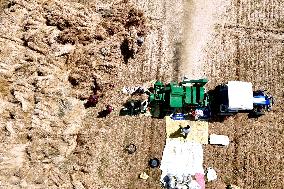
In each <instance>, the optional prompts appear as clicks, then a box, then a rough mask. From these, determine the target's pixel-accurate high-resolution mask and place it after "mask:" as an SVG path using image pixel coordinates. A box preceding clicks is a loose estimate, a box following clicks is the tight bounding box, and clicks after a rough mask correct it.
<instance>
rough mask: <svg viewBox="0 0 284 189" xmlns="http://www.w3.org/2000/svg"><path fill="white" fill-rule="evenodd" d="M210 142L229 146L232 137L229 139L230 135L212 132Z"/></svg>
mask: <svg viewBox="0 0 284 189" xmlns="http://www.w3.org/2000/svg"><path fill="white" fill-rule="evenodd" d="M209 143H210V144H216V145H223V146H228V145H229V143H230V139H229V137H228V136H225V135H216V134H212V135H210V137H209Z"/></svg>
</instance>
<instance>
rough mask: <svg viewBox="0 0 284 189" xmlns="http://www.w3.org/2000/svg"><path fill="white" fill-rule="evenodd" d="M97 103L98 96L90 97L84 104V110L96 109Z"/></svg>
mask: <svg viewBox="0 0 284 189" xmlns="http://www.w3.org/2000/svg"><path fill="white" fill-rule="evenodd" d="M98 102H99V97H98V95H91V96H90V97H89V99H88V101H87V102H86V103H85V108H89V107H96V105H97V103H98Z"/></svg>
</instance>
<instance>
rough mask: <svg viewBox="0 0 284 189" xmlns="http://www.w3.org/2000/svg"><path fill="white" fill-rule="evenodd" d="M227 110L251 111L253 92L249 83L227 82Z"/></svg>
mask: <svg viewBox="0 0 284 189" xmlns="http://www.w3.org/2000/svg"><path fill="white" fill-rule="evenodd" d="M228 98H229V109H232V110H252V109H253V90H252V84H251V83H250V82H243V81H229V82H228Z"/></svg>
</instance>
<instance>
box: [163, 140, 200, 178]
mask: <svg viewBox="0 0 284 189" xmlns="http://www.w3.org/2000/svg"><path fill="white" fill-rule="evenodd" d="M202 164H203V149H202V144H199V143H195V142H191V141H181V140H178V139H176V140H174V139H167V140H166V146H165V149H164V152H163V157H162V161H161V166H160V169H161V170H162V175H161V181H162V182H163V178H164V177H165V176H166V175H168V174H170V175H173V176H175V177H176V178H177V180H182V179H183V177H184V176H188V175H195V174H196V173H203V174H204V169H203V166H202Z"/></svg>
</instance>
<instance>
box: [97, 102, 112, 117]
mask: <svg viewBox="0 0 284 189" xmlns="http://www.w3.org/2000/svg"><path fill="white" fill-rule="evenodd" d="M113 110H114V108H113V107H112V106H110V105H106V109H105V110H103V111H100V112H99V115H98V118H103V117H106V116H107V115H109V114H110V113H111V112H112V111H113Z"/></svg>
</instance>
